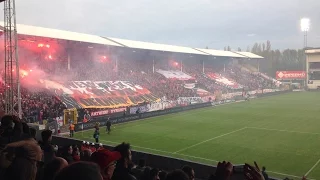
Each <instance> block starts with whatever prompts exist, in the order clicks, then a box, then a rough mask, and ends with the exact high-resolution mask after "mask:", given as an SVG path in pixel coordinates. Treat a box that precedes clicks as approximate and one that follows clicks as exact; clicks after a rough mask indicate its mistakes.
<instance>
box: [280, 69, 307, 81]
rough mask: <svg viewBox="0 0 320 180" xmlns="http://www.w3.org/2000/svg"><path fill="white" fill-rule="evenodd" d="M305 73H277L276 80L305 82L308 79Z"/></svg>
mask: <svg viewBox="0 0 320 180" xmlns="http://www.w3.org/2000/svg"><path fill="white" fill-rule="evenodd" d="M306 76H307V75H306V72H305V71H277V72H276V79H279V80H295V79H297V80H303V79H305V78H306Z"/></svg>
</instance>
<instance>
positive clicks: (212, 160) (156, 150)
mask: <svg viewBox="0 0 320 180" xmlns="http://www.w3.org/2000/svg"><path fill="white" fill-rule="evenodd" d="M84 138H85V137H84ZM86 139H92V138H91V137H89V136H88V137H87V138H86ZM101 141H102V142H106V143H111V144H120V143H119V142H113V141H106V140H101ZM132 147H136V148H140V149H145V150H151V151H155V152H162V153H167V154H171V155H181V156H185V157H190V158H195V159H201V160H205V161H211V162H216V163H217V162H219V161H217V160H214V159H208V158H202V157H197V156H191V155H186V154H180V153H172V152H169V151H163V150H159V149H153V148H146V147H142V146H135V145H132ZM207 165H210V164H207ZM267 172H269V173H272V174H277V175H282V176H288V177H293V178H299V179H301V177H300V176H295V175H291V174H284V173H280V172H275V171H267ZM309 180H315V179H309Z"/></svg>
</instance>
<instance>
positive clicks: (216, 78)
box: [207, 73, 242, 89]
mask: <svg viewBox="0 0 320 180" xmlns="http://www.w3.org/2000/svg"><path fill="white" fill-rule="evenodd" d="M207 76H208V77H209V78H210V79H212V80H214V81H216V83H217V84H220V85H223V86H227V87H229V88H232V89H240V88H242V86H241V85H240V84H238V83H237V82H235V81H233V80H231V79H228V78H226V77H223V76H221V75H219V74H217V73H207Z"/></svg>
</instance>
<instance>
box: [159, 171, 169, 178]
mask: <svg viewBox="0 0 320 180" xmlns="http://www.w3.org/2000/svg"><path fill="white" fill-rule="evenodd" d="M167 175H168V173H167V172H166V171H160V172H159V178H160V180H165V179H166V178H167Z"/></svg>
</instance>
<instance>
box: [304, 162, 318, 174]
mask: <svg viewBox="0 0 320 180" xmlns="http://www.w3.org/2000/svg"><path fill="white" fill-rule="evenodd" d="M319 163H320V159H319V160H318V161H317V162H316V163H315V164H314V165H313V166H312V167H311V169H310V170H309V171H308V172H307V173H306V174H305V176H308V175H309V174H310V173H311V172H312V171H313V169H314V168H316V167H317V166H318V164H319Z"/></svg>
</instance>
